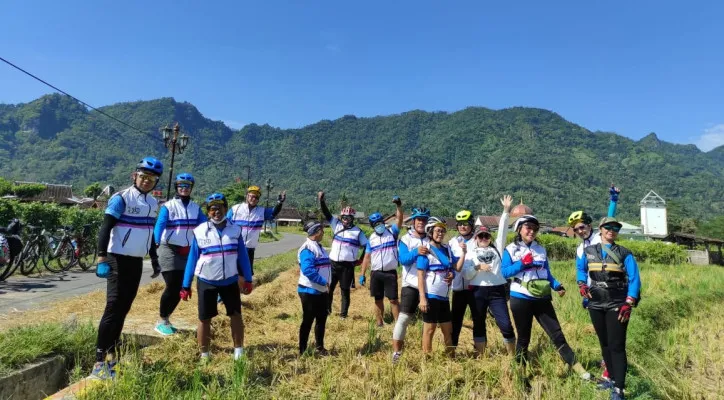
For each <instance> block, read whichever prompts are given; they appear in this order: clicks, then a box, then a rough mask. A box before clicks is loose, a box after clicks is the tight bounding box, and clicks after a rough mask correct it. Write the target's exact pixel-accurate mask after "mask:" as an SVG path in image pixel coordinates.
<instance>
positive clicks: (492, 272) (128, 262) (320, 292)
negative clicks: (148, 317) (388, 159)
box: [92, 157, 641, 399]
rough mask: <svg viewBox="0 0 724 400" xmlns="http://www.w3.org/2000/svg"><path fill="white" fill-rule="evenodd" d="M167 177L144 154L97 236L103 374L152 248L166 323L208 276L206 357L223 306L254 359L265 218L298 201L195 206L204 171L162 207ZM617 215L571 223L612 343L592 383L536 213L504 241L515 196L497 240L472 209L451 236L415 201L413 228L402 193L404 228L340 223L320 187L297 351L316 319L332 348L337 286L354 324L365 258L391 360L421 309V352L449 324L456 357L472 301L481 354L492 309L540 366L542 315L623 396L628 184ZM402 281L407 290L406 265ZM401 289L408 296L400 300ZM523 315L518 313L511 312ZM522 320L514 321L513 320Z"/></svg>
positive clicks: (585, 280) (300, 288) (594, 308)
mask: <svg viewBox="0 0 724 400" xmlns="http://www.w3.org/2000/svg"><path fill="white" fill-rule="evenodd" d="M162 172H163V165H162V163H161V162H160V161H158V160H156V159H154V158H152V157H146V158H144V159H143V160H141V162H140V163H139V164H138V165H137V166H136V169H135V171H134V172H133V174H132V179H133V185H132V186H130V187H129V188H127V189H125V190H122V191H121V192H119V193H117V194H115V195H114V196H113V197H112V198H111V199H110V200H109V203H108V207H107V209H106V211H105V217H104V221H103V226H102V228H101V230H100V233H99V246H98V248H99V257H98V266H97V269H96V273H97V275H98V276H100V277H104V278H107V279H108V284H107V300H106V307H105V310H104V313H103V317H102V318H101V321H100V325H99V329H98V341H97V346H96V347H97V349H96V361H97V362H96V364H95V366H94V369H93V373H92V375H93V376H96V377H98V378H102V379H103V378H108V377H113V376H114V375H115V371H114V366H115V363H116V361H117V359H116V356H115V352H116V348H117V346H118V340H119V337H120V333H121V330H122V328H123V323H124V320H125V317H126V314H127V313H128V311H129V310H130V307H131V304H132V302H133V300H134V298H135V296H136V292H137V290H138V285H139V283H140V278H141V271H142V262H143V257H145V256H146V255H149V256H150V257H151V263H152V266H153V270H154V276H155V275H158V274H162V275H163V278H164V280H165V282H166V288H165V290H164V292H163V294H162V296H161V299H160V306H159V317H160V318H159V321H158V322H157V324H156V327H155V329H156V331H157V332H159V333H160V334H162V335H170V334H173V333H174V332H175V331H176V329H175V328H174V326H173V325H172V324H171V322H170V320H169V317H170V316H171V314H172V313H173V311H174V310H175V308H176V306H177V305H178V303H179V301H180V300H189V299H190V298H191V297H192V292H193V291H192V281H193V278H194V277H196V291H197V294H196V295H197V297H198V315H199V323H198V329H197V340H198V345H199V348H200V353H201V356H200V357H201V360H202V361H207V360H208V359H209V357H210V352H209V342H210V337H211V332H210V330H211V328H210V327H211V325H210V321H211V319H212V318H213V317H215V316H216V315H217V314H218V310H217V303H223V304H224V306H225V308H226V314H227V316H228V317H229V318H230V321H231V324H230V325H231V331H232V339H233V342H234V359H235V360H236V359H239V358H241V357H242V355H243V342H244V324H243V320H242V318H241V299H240V296H241V294H249V293H251V292H252V290H253V288H254V287H253V261H254V249H255V247H256V245H257V243H258V238H259V233H260V231H261V229H262V225H263V222H264V220H269V219H273V218H274V217H275V216H276V214H278V213H279V211H280V210H281V207H282V204H283V202H284V201H285V199H286V195H285V193H284V192H282V193H280V194H279V197H278V202H277V204H276V206H275V207H273V208H264V207H260V206H258V201H259V197H260V195H261V190H260V189H259V187H257V186H250V187H249V188H248V190H247V194H246V201H245V202H243V203H241V204H237V205H234V206H232V207H231V208H230V207H229V204H228V203H227V200H226V198H225V197H224V195H223V194H221V193H214V194H212V195H210V196H208V197H207V198H206V201H205V202H204V204H203V209H202V208H201V206H199V205H198V204H196V203H195V202H194V201H193V200H191V198H190V196H191V192H192V190H193V186H194V178H193V176H191V175H190V174H180V175H178V176H177V177H176V181H175V187H176V196H175V198H174V199H172V200H170V201H168V202H166V203H164V204H163V205H162V206H161V207H160V208H159V206H158V203H157V201H156V199H155V198H153V196H151V195H150V192H151V190H152V189H153V188H154V187H155V185H156V184H157V183H158V180H159V178H160V176H161V174H162ZM610 194H611V201H610V206H609V210H608V211H609V212H608V216H607V217H605V218H603V219H602V220H601V221H600V223H598V224H597V227H598V231H596V230H594V229H593V219H592V218H591V217H590V215H589V214H587V213H586V212H583V211H576V212H574V213H572V214H571V215H570V216H569V218H568V224H569V225H570V226H571V228H573V230H574V232H575V234H576V235H577V236H578V237H580V238H581V239H582V243H581V244H580V245H579V246H578V249H577V256H576V270H577V271H576V272H577V273H576V280H577V282H576V283H577V285H578V288H579V293H580V294H581V296H582V298H583V305H584V307H586V308H587V309H588V311H589V313H590V317H591V322H592V324H593V326H594V329H595V331H596V334H597V336H598V339H599V343H600V346H601V353H602V358H603V360H604V370H603V374H602V379H594V378H593V377H592V375H591V374H590V373H589V372H587V371H586V369H585V368H584V367H583V366H582V365H581V363H580V362H579V361H578V360H577V359H576V356H575V353H574V351H573V350H572V349H571V347H570V346H569V345H568V343H567V341H566V338H565V336H564V334H563V331H562V330H561V325H560V323H559V321H558V318H557V316H556V313H555V309H554V306H553V301H552V293H553V292H556V293H557V294H558V295H559V296H563V295H565V293H566V289H565V287H564V285H563V284H562V283H560V282H559V281H558V280H556V279H555V277H554V276H553V274H552V273H551V270H550V268H549V263H548V257H547V253H546V249H545V248H544V247H543V246H542V245H541V244H540V243H539V242H538V241H537V240H536V238H537V235H538V234H539V231H540V222H539V221H538V219H537V218H536V217H535V216H533V215H523V216H520V217H518V218H517V219H516V220H515V221H514V223H513V226H512V228H513V231H514V232H515V238H514V240H513V242H512V243H510V244H507V245H506V237H507V231H508V227H509V222H510V221H509V220H510V207H511V203H512V199H511V197H510V196H504V197H503V198H502V199H501V204H502V206H503V212H502V215H501V218H500V222H499V226H498V230H497V236H496V238H495V240H493V235H492V233H491V232H490V231H489V230H488V228H487V227H485V226H476V225H475V220H474V218H473V215H472V213H471V212H470V211H468V210H462V211H460V212H459V213H457V215H456V218H455V219H456V228H457V235H455V236H454V237H453V238H452V239H449V240H447V241H446V240H445V237H446V235H447V224H446V223H445V221H444V220H442V219H440V218H437V217H434V216H432V215H431V213H430V210H428V209H427V208H425V207H413V208H412V212H411V215H410V217H409V219H408V221H409V225H410V226H409V227H408V229H407V232H405V233H403V232H402V227H403V224H404V223H405V221H404V220H403V207H402V200H401V199H400V198H399V197H397V196H395V197H394V198H393V200H392V201H393V203H394V205H395V222H394V223H392V224H389V225H387V224H386V223H385V219H384V217H383V215H382V214H381V213H380V212H374V213H372V214H370V216H369V219H368V222H369V224H370V226H371V228H372V230H373V231H372V233H371V234H370V235H369V237H367V235H365V233H364V231H362V229H360V228H359V227H358V226H357V225H356V224H355V214H356V212H355V210H354V209H353V208H351V207H344V208H343V209H342V210H341V211H340V213H339V216H338V217H335V216H333V215H332V213H331V212H330V210H329V208H328V206H327V204H326V199H325V194H324V192H319V193H318V200H319V204H320V207H321V211H322V213H323V215H324V217H325V219H326V220H327V222H328V224H329V227H330V230H331V233H332V244H331V248H330V249H329V250H327V249H325V248H324V247H323V246H322V245H321V241H322V238H323V237H324V228H325V224H324V223H323V222H321V221H314V220H313V221H309V222H307V223H306V224H305V225H304V227H303V229H304V231H305V233H306V235H307V238H306V240H305V242H304V243H303V244H302V245H301V247H300V248H299V251H298V253H297V254H298V263H299V266H300V270H299V280H298V285H297V292H298V295H299V297H300V301H301V306H302V307H301V308H302V322H301V325H300V328H299V352H300V354H305V353H310V352H312V350H310V349H308V342H309V334H310V333H311V329H312V325H313V324H314V325H315V329H314V334H315V348H314V350H313V351H315V352H317V353H319V354H322V355H325V354H327V350H326V348H325V346H324V336H325V326H326V321H327V318H328V316H329V315H330V314H331V313H332V300H333V292H334V291H335V288H336V286H338V285H339V287H340V292H341V308H340V312H339V317H340V318H343V319H344V318H347V316H348V312H349V306H350V289H351V288H352V287H353V284H354V277H355V267H356V266H361V274H360V276H359V283H360V284H361V285H366V284H367V276H366V275H367V271H368V270H370V271H371V272H370V278H369V291H370V297H372V298H373V299H374V305H375V307H374V310H375V320H376V322H377V325H378V326H382V325H384V320H383V315H384V299H385V298H387V299H388V301H389V303H390V306H391V309H392V315H393V318H394V320H395V322H394V328H393V333H392V350H393V352H392V362H393V363H397V362H398V361H399V360H400V358H401V357H402V354H403V349H404V347H405V336H406V331H407V327H408V326H409V324H410V322H411V321H412V320H413V319H414V317H415V316H416V315H417V314H418V311H419V312H420V314H421V316H422V320H423V337H422V351H423V353H430V352H431V351H432V342H433V336H434V333H435V330H436V329H437V327H439V328H440V330H441V331H442V335H443V338H444V343H445V349H446V352H447V354H449V355H450V356H454V354H455V348H456V347H457V345H458V341H459V336H460V331H461V329H462V326H463V318H464V315H465V312H466V310H467V309H469V310H470V314H471V317H472V322H473V345H474V349H475V354H476V356H483V355H484V354H485V352H486V345H487V332H486V325H485V320H486V316H487V315H488V314H490V315H491V316H492V317H493V318H494V320H495V322H496V324H497V326H498V328H499V330H500V332H501V334H502V336H503V343H504V345H505V348H506V350H507V352H508V353H509V354H511V355H514V357H515V359H516V360H517V361H518V362H519V363H521V364H525V363H527V362H528V359H529V354H528V346H529V343H530V337H531V330H532V325H533V319H534V318H535V320H537V321H538V323H539V324H540V325H541V327H542V328H543V330H544V331H545V332H546V334H547V335H548V337H549V338H550V339H551V341H552V342H553V344H554V346H555V347H556V349H557V351H558V352H559V354H560V356H561V358H562V359H563V360H564V361H565V362H566V363H567V364H568V365H569V366H570V367H571V369H573V371H575V373H576V374H578V375H579V376H580V377H581V378H583V379H585V380H591V381H595V382H597V383H598V386H599V388H601V389H607V390H610V392H611V398H612V399H623V398H624V393H623V390H624V386H625V378H626V370H627V359H626V330H627V326H628V321H629V318H630V315H631V311H632V307H634V306H636V304H637V303H638V300H639V298H640V289H641V281H640V277H639V271H638V266H637V264H636V261H635V258H634V257H633V255H632V254H631V252H630V251H629V250H627V249H625V248H624V247H622V246H619V245H618V244H617V243H616V239H617V236H618V232H619V231H620V229H621V223H620V222H618V221H617V220H616V218H615V212H616V204H617V201H618V195H619V191H618V189H616V188H615V187H612V188H611V190H610ZM400 265H401V266H402V268H401V277H400V278H401V283H402V284H401V286H402V287H401V288H398V275H397V273H398V267H399V266H400ZM398 294H399V296H398ZM511 315H512V320H511ZM513 326H515V329H514V328H513Z"/></svg>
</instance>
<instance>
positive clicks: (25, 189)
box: [13, 183, 46, 199]
mask: <svg viewBox="0 0 724 400" xmlns="http://www.w3.org/2000/svg"><path fill="white" fill-rule="evenodd" d="M45 189H46V186H45V185H43V184H42V183H28V184H25V185H17V186H13V192H15V195H16V196H18V197H20V198H24V199H25V198H28V197H33V196H37V195H39V194H40V193H43V192H44V191H45Z"/></svg>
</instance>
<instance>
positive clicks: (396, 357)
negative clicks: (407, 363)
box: [392, 351, 402, 364]
mask: <svg viewBox="0 0 724 400" xmlns="http://www.w3.org/2000/svg"><path fill="white" fill-rule="evenodd" d="M400 357H402V353H400V352H399V351H396V352H394V353H392V363H393V364H397V362H398V361H400Z"/></svg>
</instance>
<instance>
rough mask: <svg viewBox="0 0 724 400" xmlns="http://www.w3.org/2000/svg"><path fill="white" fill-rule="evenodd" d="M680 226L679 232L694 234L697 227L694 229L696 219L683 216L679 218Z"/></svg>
mask: <svg viewBox="0 0 724 400" xmlns="http://www.w3.org/2000/svg"><path fill="white" fill-rule="evenodd" d="M680 226H681V228H680V230H681V232H683V233H691V234H694V233H696V231H697V229H696V220H695V219H694V218H683V219H682V220H681V224H680Z"/></svg>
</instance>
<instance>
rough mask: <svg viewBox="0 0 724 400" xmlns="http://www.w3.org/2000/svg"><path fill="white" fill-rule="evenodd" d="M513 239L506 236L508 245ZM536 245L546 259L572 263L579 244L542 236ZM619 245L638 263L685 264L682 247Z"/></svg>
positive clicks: (645, 243)
mask: <svg viewBox="0 0 724 400" xmlns="http://www.w3.org/2000/svg"><path fill="white" fill-rule="evenodd" d="M514 238H515V234H514V233H510V234H508V243H510V242H512V241H513V239H514ZM537 240H538V243H540V244H541V245H542V246H543V247H545V249H546V251H547V252H548V257H549V258H550V259H551V260H553V261H569V260H570V261H572V260H574V259H575V258H576V249H577V248H578V245H579V244H580V243H581V242H580V240H578V239H573V238H565V237H561V236H557V235H546V234H542V235H539V236H538V239H537ZM617 243H618V244H619V245H621V246H623V247H625V248H627V249H629V250H631V252H632V253H633V255H634V257H635V258H636V261H637V262H638V263H642V262H647V263H650V264H683V263H685V262H686V258H687V256H686V250H685V248H684V247H683V246H679V245H676V244H672V243H667V242H661V241H639V240H619V241H618V242H617Z"/></svg>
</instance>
